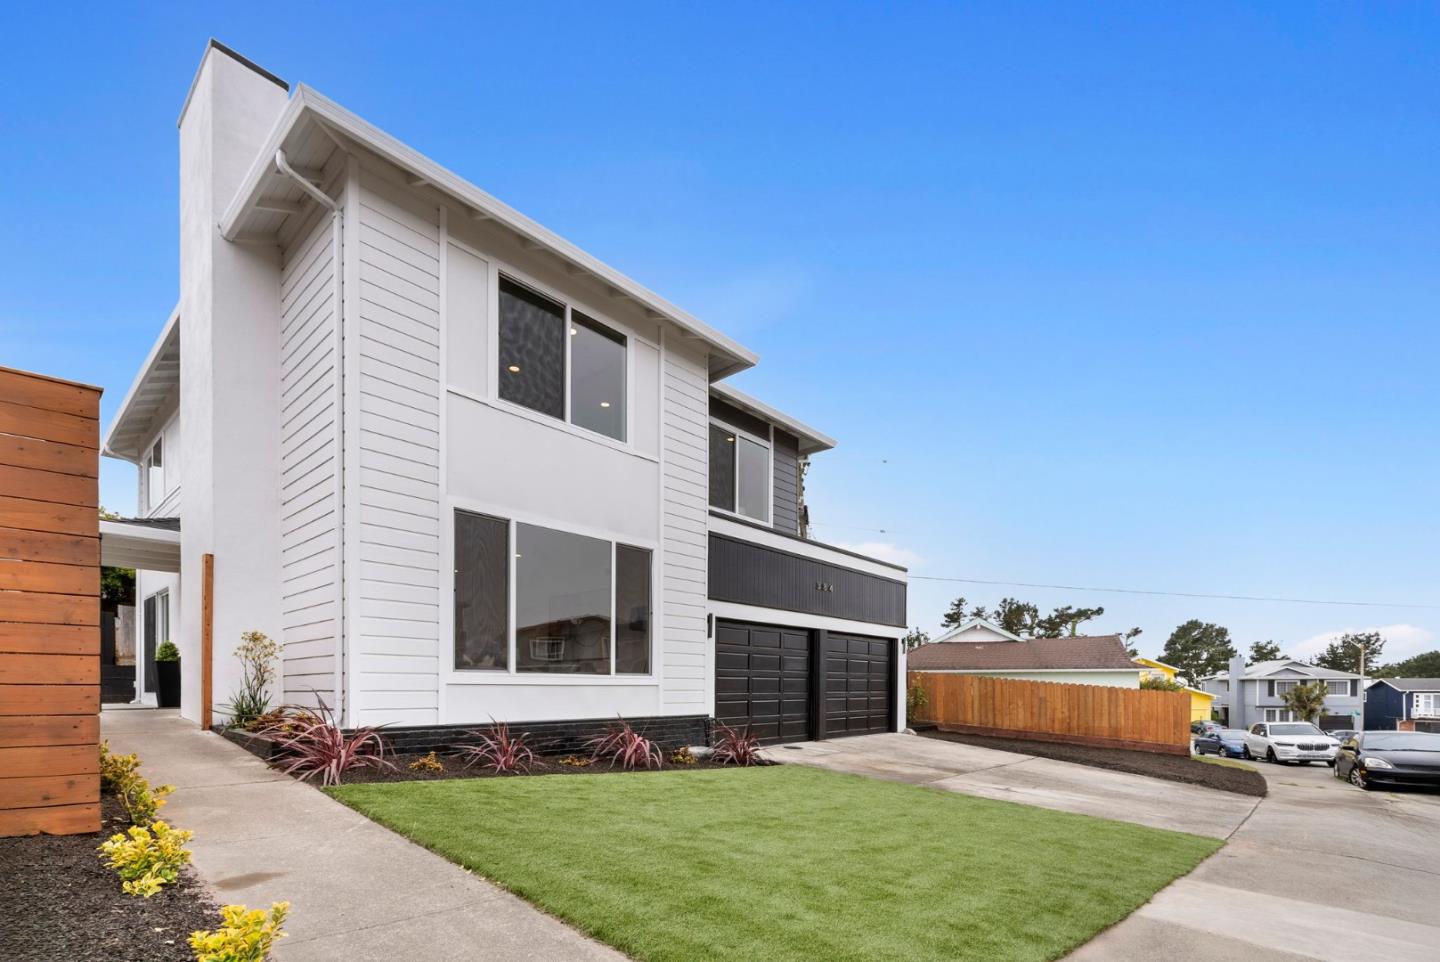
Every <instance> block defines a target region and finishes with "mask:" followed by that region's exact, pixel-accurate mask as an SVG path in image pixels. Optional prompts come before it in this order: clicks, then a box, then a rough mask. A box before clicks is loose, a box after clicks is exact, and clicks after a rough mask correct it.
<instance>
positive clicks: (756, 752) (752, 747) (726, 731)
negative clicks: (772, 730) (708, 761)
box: [710, 722, 765, 766]
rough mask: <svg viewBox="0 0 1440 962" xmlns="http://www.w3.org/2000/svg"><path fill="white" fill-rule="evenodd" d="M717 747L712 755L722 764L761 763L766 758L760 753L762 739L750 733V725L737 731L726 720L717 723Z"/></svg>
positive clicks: (715, 738)
mask: <svg viewBox="0 0 1440 962" xmlns="http://www.w3.org/2000/svg"><path fill="white" fill-rule="evenodd" d="M714 741H715V747H714V748H713V749H711V751H710V757H711V758H712V759H714V760H715V761H717V762H719V763H720V764H721V765H744V766H749V765H761V764H764V762H765V759H764V758H763V757H762V756H761V754H760V739H758V738H756V737H755V736H754V735H752V734H750V726H749V725H746V726H745V730H744V731H737V730H736V729H734V728H731V727H730V726H729V725H727V724H725V723H724V722H716V723H715V733H714Z"/></svg>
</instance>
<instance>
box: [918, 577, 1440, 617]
mask: <svg viewBox="0 0 1440 962" xmlns="http://www.w3.org/2000/svg"><path fill="white" fill-rule="evenodd" d="M910 580H911V581H954V582H959V583H962V584H967V585H997V586H1000V587H1006V588H1054V589H1058V590H1061V591H1105V592H1110V593H1112V594H1123V595H1156V596H1159V597H1164V598H1211V599H1217V600H1221V601H1270V602H1277V603H1281V604H1291V605H1331V606H1339V607H1350V608H1425V609H1430V610H1435V611H1440V605H1437V604H1425V603H1422V602H1404V601H1401V602H1385V601H1331V600H1328V599H1320V598H1276V597H1269V596H1265V595H1220V594H1207V593H1205V592H1200V591H1150V590H1147V589H1145V588H1095V587H1086V586H1084V585H1046V584H1037V583H1035V582H1030V581H986V580H984V579H981V578H943V577H940V576H939V575H915V574H912V575H911V576H910Z"/></svg>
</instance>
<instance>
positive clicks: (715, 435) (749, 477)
mask: <svg viewBox="0 0 1440 962" xmlns="http://www.w3.org/2000/svg"><path fill="white" fill-rule="evenodd" d="M770 484H771V481H770V439H769V438H768V437H767V438H760V437H756V436H755V435H752V434H749V433H747V432H745V431H741V430H739V429H737V428H733V427H731V426H730V425H728V424H725V423H723V422H720V421H711V422H710V507H712V508H719V509H720V510H721V511H733V512H734V513H735V514H738V515H743V516H744V517H747V518H754V519H755V520H756V521H761V522H764V523H766V524H769V523H770Z"/></svg>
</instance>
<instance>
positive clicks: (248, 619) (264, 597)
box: [174, 40, 289, 720]
mask: <svg viewBox="0 0 1440 962" xmlns="http://www.w3.org/2000/svg"><path fill="white" fill-rule="evenodd" d="M288 98H289V90H288V88H287V87H286V85H285V84H284V82H283V81H280V80H279V79H277V78H276V77H274V76H273V75H271V74H269V73H267V72H265V71H264V70H262V69H261V68H259V67H257V66H255V65H254V64H252V63H250V62H249V61H247V60H245V59H244V58H243V57H241V56H240V55H238V54H236V53H234V52H233V51H231V50H229V49H228V48H226V47H225V46H223V45H221V44H219V43H216V42H215V41H213V40H212V41H210V43H209V44H208V45H207V46H206V48H205V53H204V56H203V57H202V58H201V61H200V69H199V70H198V71H197V72H196V74H195V80H194V82H193V83H192V84H191V87H190V92H189V94H188V95H187V96H186V98H185V104H184V106H183V107H182V109H181V112H180V120H179V127H180V406H181V411H182V412H183V413H182V418H181V431H182V437H181V445H180V454H181V459H180V460H181V482H180V483H181V491H180V516H181V527H180V536H181V573H180V585H181V589H180V631H179V632H176V633H174V634H175V641H176V642H177V643H178V644H179V645H180V649H181V665H182V692H181V704H182V709H181V710H182V713H183V714H184V715H185V717H187V718H190V719H192V720H199V717H200V705H199V700H200V603H201V590H200V579H201V557H202V556H203V555H204V554H206V553H211V554H213V555H214V556H215V613H214V629H215V635H214V638H215V649H214V689H213V702H212V703H213V704H214V705H219V704H223V703H225V702H227V701H229V700H230V697H231V694H232V693H233V689H234V686H235V682H236V680H237V678H238V674H239V672H238V666H236V664H235V659H234V658H233V657H232V651H233V649H234V647H235V645H236V644H237V643H238V642H239V638H240V632H242V631H245V630H247V629H251V628H254V629H257V630H260V631H264V632H266V633H267V634H270V635H271V636H272V637H275V638H278V637H279V636H280V598H279V582H278V579H277V578H276V577H275V574H274V572H275V567H276V565H277V564H278V561H279V555H280V547H279V543H280V537H279V508H278V505H279V441H278V434H279V362H280V351H279V317H280V260H279V253H278V251H277V249H275V248H272V247H258V246H242V245H238V244H233V243H230V242H228V241H226V240H225V239H224V238H222V237H221V236H220V232H219V228H218V226H217V225H218V223H219V220H220V217H221V215H222V214H223V213H224V211H225V208H226V207H227V206H228V205H229V203H230V201H231V199H232V198H233V197H234V196H235V193H236V191H237V189H238V188H239V186H240V182H241V179H242V178H243V177H244V175H245V173H246V171H247V170H249V168H250V165H251V164H252V163H253V162H254V161H255V158H256V157H257V156H259V154H260V150H261V147H262V145H263V144H264V142H265V139H266V137H267V135H268V134H269V132H270V130H271V128H272V127H273V126H274V123H275V121H276V119H277V118H278V117H279V116H280V113H281V111H282V110H283V109H284V107H285V104H286V102H287V100H288ZM257 575H259V576H257Z"/></svg>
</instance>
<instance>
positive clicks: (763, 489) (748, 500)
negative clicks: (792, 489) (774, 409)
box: [735, 434, 771, 522]
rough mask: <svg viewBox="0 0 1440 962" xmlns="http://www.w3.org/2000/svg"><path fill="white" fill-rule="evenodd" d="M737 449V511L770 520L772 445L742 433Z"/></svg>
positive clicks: (759, 519)
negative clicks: (753, 439) (769, 445)
mask: <svg viewBox="0 0 1440 962" xmlns="http://www.w3.org/2000/svg"><path fill="white" fill-rule="evenodd" d="M738 444H739V448H740V449H739V450H738V451H737V452H736V473H737V475H738V476H739V484H738V485H737V491H736V496H735V501H736V510H737V511H738V512H739V513H740V514H743V515H744V516H745V517H747V518H754V519H755V520H757V521H766V522H768V521H769V520H770V483H771V482H770V448H769V447H767V446H766V445H763V444H760V443H759V442H757V441H752V440H750V439H749V438H747V437H745V436H744V435H743V434H742V435H740V438H739V441H738Z"/></svg>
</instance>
